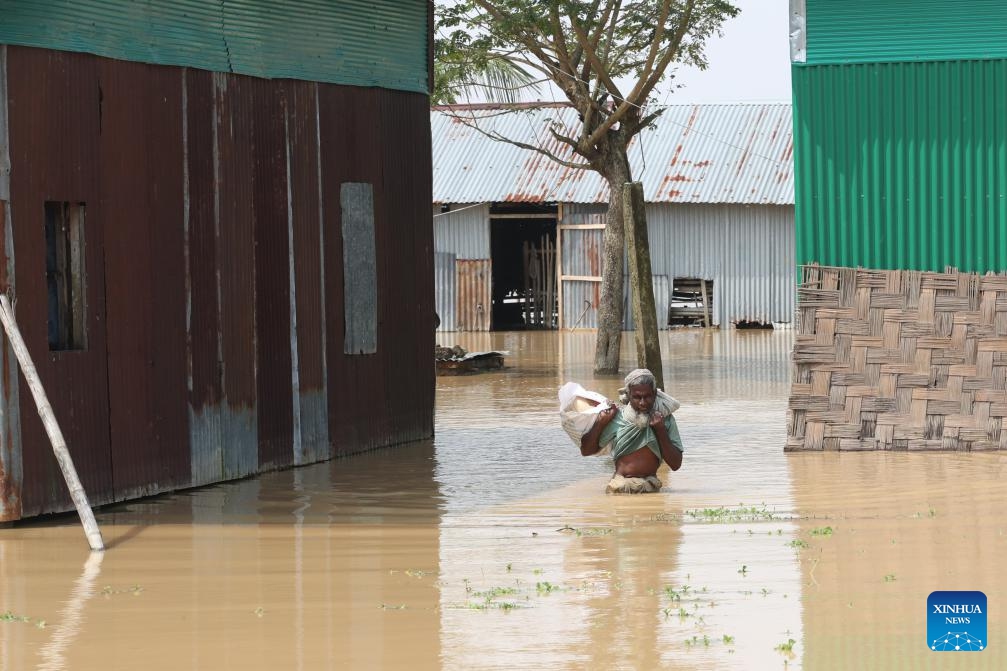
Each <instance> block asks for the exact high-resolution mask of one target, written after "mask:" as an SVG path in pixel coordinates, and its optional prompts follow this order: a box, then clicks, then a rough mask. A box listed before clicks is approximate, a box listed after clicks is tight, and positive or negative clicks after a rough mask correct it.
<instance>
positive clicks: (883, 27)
mask: <svg viewBox="0 0 1007 671" xmlns="http://www.w3.org/2000/svg"><path fill="white" fill-rule="evenodd" d="M804 1H805V11H806V13H807V61H806V62H807V63H808V64H809V65H810V64H820V63H868V62H872V63H879V62H892V61H937V60H962V59H979V58H1004V57H1007V30H1005V26H1007V3H1005V2H1003V0H969V1H968V2H962V1H961V0H958V1H954V0H884V1H883V2H878V0H843V1H842V2H837V1H836V0H804Z"/></svg>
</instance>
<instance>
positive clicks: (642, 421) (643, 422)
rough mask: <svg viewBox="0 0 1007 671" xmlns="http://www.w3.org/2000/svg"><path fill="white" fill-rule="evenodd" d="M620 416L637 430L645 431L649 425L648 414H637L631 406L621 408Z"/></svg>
mask: <svg viewBox="0 0 1007 671" xmlns="http://www.w3.org/2000/svg"><path fill="white" fill-rule="evenodd" d="M622 414H623V416H624V417H625V418H626V421H627V422H629V423H630V424H632V425H633V426H635V427H636V428H638V429H646V428H647V426H648V425H650V413H649V412H648V413H644V412H637V411H636V409H634V408H633V406H632V405H627V406H626V407H625V408H623V409H622Z"/></svg>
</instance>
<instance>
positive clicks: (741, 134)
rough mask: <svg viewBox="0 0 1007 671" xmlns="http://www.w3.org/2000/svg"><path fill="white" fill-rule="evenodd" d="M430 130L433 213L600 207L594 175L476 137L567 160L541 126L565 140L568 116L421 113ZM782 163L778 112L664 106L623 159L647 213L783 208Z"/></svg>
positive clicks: (782, 107) (777, 108) (782, 119)
mask: <svg viewBox="0 0 1007 671" xmlns="http://www.w3.org/2000/svg"><path fill="white" fill-rule="evenodd" d="M502 109H511V110H512V111H508V112H507V113H501V111H502ZM430 121H431V128H432V133H433V149H434V153H433V162H434V194H433V200H434V202H435V203H480V202H563V203H606V202H608V187H607V186H606V185H605V183H604V181H603V180H602V179H601V177H600V176H599V175H598V173H596V172H594V171H591V170H577V169H573V168H567V167H564V166H561V165H559V164H558V163H555V162H554V161H552V160H551V159H549V158H547V157H546V156H544V155H542V154H540V153H538V152H534V151H531V150H527V149H522V148H519V147H517V146H515V145H513V144H510V143H507V142H500V141H497V140H493V139H491V138H489V137H487V136H486V135H485V132H489V133H499V134H500V135H502V136H504V137H507V138H511V139H514V140H518V141H520V142H524V143H527V144H534V145H537V146H543V147H545V148H547V149H548V150H549V151H551V152H553V153H555V154H557V155H559V156H561V157H564V158H567V159H570V160H576V158H575V157H574V156H572V154H571V153H570V152H569V151H568V149H567V148H566V147H565V146H564V145H560V143H558V142H557V141H556V140H554V139H553V138H552V136H551V135H550V133H549V127H550V124H559V126H560V127H562V128H564V129H567V132H573V131H571V130H570V129H574V128H576V124H577V123H579V121H578V118H577V113H576V111H575V110H573V109H572V108H570V107H567V106H559V105H547V106H521V107H513V108H500V107H488V106H467V107H465V106H454V107H451V108H450V109H448V108H438V109H435V110H433V111H431V114H430ZM473 125H476V126H478V128H479V129H481V130H482V131H485V132H480V130H477V129H476V128H474V127H472V126H473ZM791 154H792V120H791V112H790V105H786V104H758V105H747V104H732V105H672V106H669V107H667V109H666V111H665V113H664V114H663V115H662V116H661V118H660V119H658V121H657V124H656V128H654V129H647V130H644V131H642V132H641V133H640V134H639V135H638V136H637V137H636V138H635V139H634V141H633V143H632V145H631V146H630V150H629V156H630V161H631V164H632V168H633V177H634V178H635V179H638V180H640V181H642V182H643V185H644V197H645V198H646V200H647V202H649V203H718V204H719V203H741V204H768V205H790V204H793V202H794V182H793V169H792V164H791Z"/></svg>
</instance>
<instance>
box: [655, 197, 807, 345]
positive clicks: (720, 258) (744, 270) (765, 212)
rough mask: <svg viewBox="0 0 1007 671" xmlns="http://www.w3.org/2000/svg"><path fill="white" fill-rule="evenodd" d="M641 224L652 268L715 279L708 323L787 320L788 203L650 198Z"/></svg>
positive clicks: (791, 289) (790, 271)
mask: <svg viewBox="0 0 1007 671" xmlns="http://www.w3.org/2000/svg"><path fill="white" fill-rule="evenodd" d="M647 232H648V234H649V236H650V259H651V272H652V273H653V274H654V275H665V276H667V277H669V278H676V277H695V278H701V279H705V280H713V312H712V314H711V318H712V319H713V323H714V324H719V325H722V326H726V325H727V324H731V323H733V322H738V321H755V322H762V323H769V322H790V321H792V319H793V315H794V306H795V300H796V286H797V285H796V281H797V280H796V277H795V274H794V273H795V272H796V266H795V264H794V211H793V209H792V208H789V207H782V206H776V207H751V206H749V207H746V206H744V205H687V206H681V207H669V206H667V205H648V206H647Z"/></svg>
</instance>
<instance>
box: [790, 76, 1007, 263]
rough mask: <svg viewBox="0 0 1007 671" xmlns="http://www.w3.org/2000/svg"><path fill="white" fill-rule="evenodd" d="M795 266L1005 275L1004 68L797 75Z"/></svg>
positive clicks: (1006, 106) (1006, 133)
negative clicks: (950, 268) (948, 269)
mask: <svg viewBox="0 0 1007 671" xmlns="http://www.w3.org/2000/svg"><path fill="white" fill-rule="evenodd" d="M793 86H794V129H795V143H794V145H795V146H794V149H795V154H794V157H795V164H796V165H795V172H796V174H795V179H796V212H795V221H796V226H797V241H796V242H797V261H798V263H808V262H812V261H814V262H818V263H822V264H826V265H837V266H864V267H870V268H902V269H907V270H943V269H944V267H945V266H948V265H950V266H955V267H957V268H959V269H960V270H967V271H980V272H981V271H987V270H996V271H1002V270H1007V60H975V61H943V62H927V63H878V64H860V65H821V66H794V68H793Z"/></svg>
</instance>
